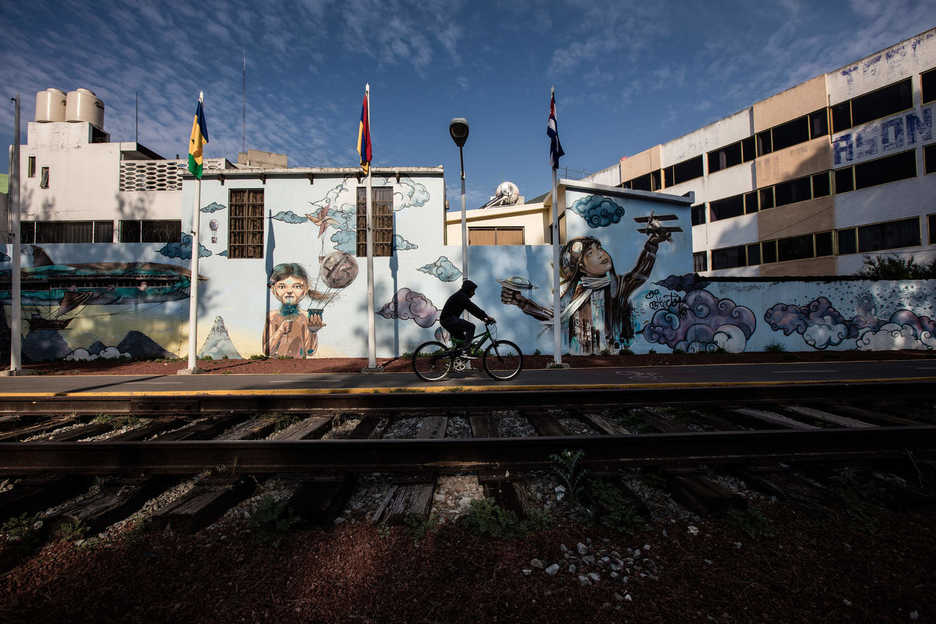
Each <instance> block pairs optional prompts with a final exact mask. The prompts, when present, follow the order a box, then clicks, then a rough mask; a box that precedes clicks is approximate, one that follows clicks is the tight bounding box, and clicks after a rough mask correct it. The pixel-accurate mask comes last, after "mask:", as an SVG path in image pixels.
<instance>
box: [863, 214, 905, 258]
mask: <svg viewBox="0 0 936 624" xmlns="http://www.w3.org/2000/svg"><path fill="white" fill-rule="evenodd" d="M919 244H920V219H919V218H918V217H911V218H909V219H901V220H899V221H888V222H887V223H875V224H874V225H863V226H860V227H859V228H858V251H859V252H861V253H865V252H869V251H880V250H882V249H897V248H900V247H915V246H917V245H919Z"/></svg>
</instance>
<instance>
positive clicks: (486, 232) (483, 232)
mask: <svg viewBox="0 0 936 624" xmlns="http://www.w3.org/2000/svg"><path fill="white" fill-rule="evenodd" d="M468 244H469V245H523V244H524V243H523V226H500V227H472V228H468Z"/></svg>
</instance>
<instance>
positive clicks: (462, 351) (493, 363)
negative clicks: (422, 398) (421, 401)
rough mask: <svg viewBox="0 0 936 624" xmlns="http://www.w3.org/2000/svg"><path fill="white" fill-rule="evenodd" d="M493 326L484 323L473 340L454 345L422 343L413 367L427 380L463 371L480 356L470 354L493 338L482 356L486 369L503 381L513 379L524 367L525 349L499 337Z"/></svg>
mask: <svg viewBox="0 0 936 624" xmlns="http://www.w3.org/2000/svg"><path fill="white" fill-rule="evenodd" d="M494 326H495V325H494V323H485V324H484V332H482V333H481V334H479V335H477V336H475V337H474V338H472V340H471V342H468V343H456V344H455V345H454V346H452V347H447V346H445V345H444V344H442V343H441V342H438V341H436V340H430V341H429V342H424V343H422V344H421V345H419V346H418V347H417V348H416V351H415V352H413V371H414V372H415V373H416V375H417V376H419V378H420V379H423V380H425V381H439V380H440V379H445V377H446V375H448V374H449V371H450V370H452V369H453V368H454V369H455V371H456V372H459V373H460V372H462V371H464V370H466V369H467V368H468V363H469V361H470V360H473V359H477V356H471V355H468V354H470V353H478V352H480V350H481V347H482V346H484V343H485V342H487V341H489V340H490V342H491V344H489V345H488V346H487V348H485V349H484V354H483V355H482V356H481V362H482V364H483V365H484V370H485V372H487V374H488V375H490V376H491V377H493V378H494V379H497V380H500V381H506V380H508V379H513V378H514V377H516V376H517V373H519V372H520V369H521V368H523V352H522V351H520V347H518V346H517V345H515V344H514V343H512V342H510V341H509V340H498V339H497V335H496V332H492V331H491V328H492V327H494ZM453 341H454V338H453Z"/></svg>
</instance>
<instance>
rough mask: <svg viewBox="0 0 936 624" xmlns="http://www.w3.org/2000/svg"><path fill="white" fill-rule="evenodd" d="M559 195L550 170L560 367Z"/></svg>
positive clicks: (556, 340)
mask: <svg viewBox="0 0 936 624" xmlns="http://www.w3.org/2000/svg"><path fill="white" fill-rule="evenodd" d="M558 199H559V193H558V191H557V187H556V170H555V169H553V170H552V216H553V241H552V243H553V363H554V365H555V366H562V337H561V335H560V333H559V331H560V328H559V324H560V323H559V321H560V318H561V314H562V308H561V306H560V302H559V299H560V298H559V202H558Z"/></svg>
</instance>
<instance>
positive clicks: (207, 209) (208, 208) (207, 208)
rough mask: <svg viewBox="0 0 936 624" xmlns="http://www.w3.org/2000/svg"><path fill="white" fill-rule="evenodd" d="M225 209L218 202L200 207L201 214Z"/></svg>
mask: <svg viewBox="0 0 936 624" xmlns="http://www.w3.org/2000/svg"><path fill="white" fill-rule="evenodd" d="M225 208H227V206H225V205H224V204H219V203H218V202H211V203H210V204H208V205H207V206H202V209H201V211H202V212H217V211H219V210H224V209H225Z"/></svg>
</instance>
